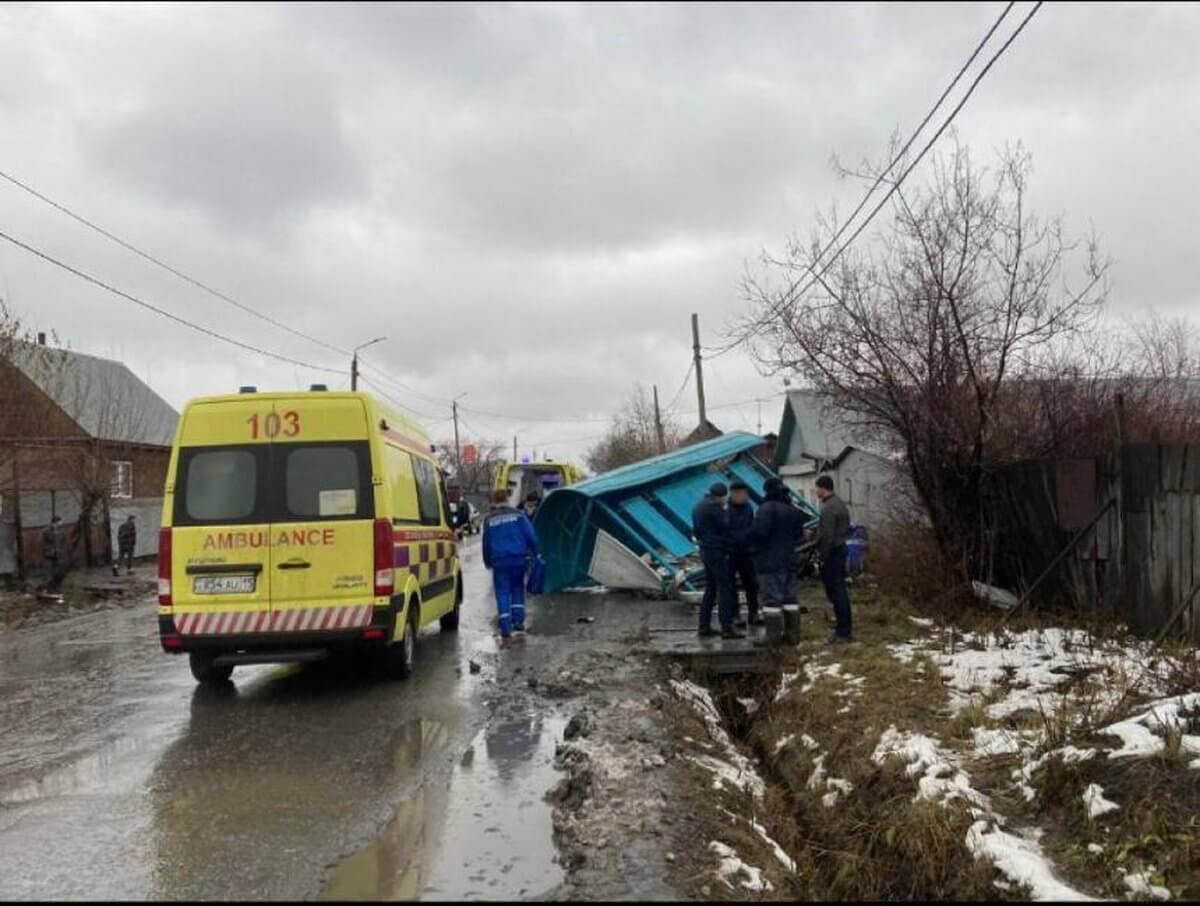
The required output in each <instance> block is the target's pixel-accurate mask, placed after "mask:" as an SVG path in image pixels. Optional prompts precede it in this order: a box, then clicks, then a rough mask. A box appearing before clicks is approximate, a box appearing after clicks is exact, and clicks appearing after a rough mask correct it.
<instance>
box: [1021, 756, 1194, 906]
mask: <svg viewBox="0 0 1200 906" xmlns="http://www.w3.org/2000/svg"><path fill="white" fill-rule="evenodd" d="M1093 783H1095V784H1099V785H1100V786H1101V787H1103V789H1104V795H1105V797H1106V798H1108V799H1110V800H1112V801H1113V802H1115V803H1117V804H1118V805H1119V806H1120V808H1119V809H1118V810H1117V811H1115V812H1109V813H1107V814H1104V815H1100V816H1098V817H1096V818H1090V817H1089V816H1088V813H1087V809H1086V807H1085V805H1084V801H1083V793H1084V790H1085V789H1087V787H1088V785H1089V784H1093ZM1038 789H1039V796H1038V800H1037V803H1036V810H1037V815H1038V822H1039V824H1040V825H1041V826H1042V827H1044V828H1046V835H1045V837H1044V838H1043V840H1042V844H1043V846H1044V847H1045V848H1046V850H1047V852H1050V853H1052V854H1053V855H1054V856H1055V858H1056V861H1057V862H1058V864H1059V866H1060V867H1061V869H1062V871H1063V874H1064V875H1065V876H1066V877H1067V878H1068V879H1069V880H1072V881H1074V882H1076V883H1079V884H1086V885H1087V886H1088V887H1089V888H1090V889H1093V890H1095V891H1097V892H1098V893H1100V894H1101V895H1109V896H1115V897H1118V898H1123V897H1124V896H1125V895H1126V894H1127V893H1128V890H1127V889H1126V887H1125V885H1124V884H1123V883H1122V881H1121V871H1122V870H1124V871H1130V872H1136V871H1148V872H1150V874H1151V875H1153V877H1152V879H1151V880H1152V883H1154V884H1158V885H1160V886H1165V887H1167V888H1168V889H1169V890H1170V891H1171V892H1172V894H1173V895H1174V896H1175V897H1176V898H1177V899H1195V898H1196V897H1200V771H1197V770H1195V769H1192V768H1189V767H1188V759H1186V758H1180V757H1176V756H1174V755H1173V754H1171V753H1170V752H1169V751H1168V752H1167V753H1164V754H1163V755H1160V756H1158V757H1153V758H1141V759H1125V760H1118V761H1113V760H1109V759H1104V758H1099V759H1095V760H1092V761H1085V762H1080V763H1077V764H1063V763H1062V762H1061V761H1060V760H1059V759H1056V758H1054V759H1050V761H1049V762H1047V764H1046V766H1045V767H1044V769H1043V773H1040V774H1039V777H1038ZM1089 844H1092V845H1096V846H1101V847H1103V851H1102V852H1098V853H1097V852H1091V851H1089V849H1088V846H1089ZM1151 869H1153V870H1152V871H1151Z"/></svg>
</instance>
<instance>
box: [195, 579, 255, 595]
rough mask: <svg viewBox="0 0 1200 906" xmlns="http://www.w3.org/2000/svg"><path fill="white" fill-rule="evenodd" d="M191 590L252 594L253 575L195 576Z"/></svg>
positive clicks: (220, 593) (200, 592)
mask: <svg viewBox="0 0 1200 906" xmlns="http://www.w3.org/2000/svg"><path fill="white" fill-rule="evenodd" d="M192 591H193V592H195V593H196V594H198V595H252V594H254V576H197V577H196V579H195V581H194V582H193V583H192Z"/></svg>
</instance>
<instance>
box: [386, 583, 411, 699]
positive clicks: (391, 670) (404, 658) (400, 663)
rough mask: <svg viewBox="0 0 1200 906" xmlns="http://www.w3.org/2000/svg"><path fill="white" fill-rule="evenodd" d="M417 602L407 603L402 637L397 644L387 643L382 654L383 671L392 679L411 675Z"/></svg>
mask: <svg viewBox="0 0 1200 906" xmlns="http://www.w3.org/2000/svg"><path fill="white" fill-rule="evenodd" d="M417 608H418V605H417V602H416V601H412V602H411V603H410V604H409V605H408V626H407V628H406V629H405V630H404V638H402V639H401V640H400V641H399V642H398V643H397V644H395V645H389V646H388V647H387V649H386V650H385V651H384V654H383V672H384V673H385V674H386V675H387V676H388V677H390V678H392V679H400V680H403V679H408V678H409V677H410V676H412V672H413V665H414V664H415V663H416V654H417V632H418V630H419V623H418V619H417Z"/></svg>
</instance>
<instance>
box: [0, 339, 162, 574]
mask: <svg viewBox="0 0 1200 906" xmlns="http://www.w3.org/2000/svg"><path fill="white" fill-rule="evenodd" d="M4 352H5V354H4V356H3V357H0V574H6V573H7V574H18V575H28V574H29V573H31V572H36V571H37V570H38V569H39V568H40V567H41V565H42V564H41V534H42V530H43V529H44V528H45V526H46V525H47V524H49V522H50V520H51V518H52V517H53V516H56V515H57V516H61V517H62V519H63V523H64V525H65V527H66V529H67V536H68V542H69V545H70V550H71V562H72V563H73V564H74V565H81V564H83V563H85V562H89V561H90V562H91V563H92V564H97V563H103V562H107V560H108V559H109V558H110V557H111V555H112V551H113V550H114V549H115V547H116V530H117V527H118V526H119V525H120V523H121V522H122V521H124V519H125V517H126V515H128V514H130V513H132V514H134V515H136V516H137V523H138V542H137V549H136V551H135V553H136V555H137V556H149V555H153V554H155V553H157V549H158V526H159V523H160V520H161V515H162V496H163V487H164V485H165V483H166V474H167V464H168V461H169V459H170V454H171V442H172V440H173V438H174V434H175V425H176V423H177V422H178V420H179V414H178V413H177V412H176V411H175V410H174V409H173V408H172V407H171V406H170V404H168V403H167V402H166V401H165V400H163V399H162V397H160V396H159V395H158V394H157V393H155V392H154V391H153V390H152V389H151V388H150V387H149V386H148V385H147V384H146V383H144V382H143V381H142V380H141V379H139V378H138V377H137V376H136V375H135V374H134V373H133V372H132V371H130V370H129V369H128V368H127V367H125V365H123V364H121V363H120V362H115V361H112V360H110V359H103V358H99V357H97V356H90V355H83V354H81V353H77V352H71V351H69V350H64V349H55V348H53V347H49V346H46V345H45V340H44V337H42V336H39V342H38V343H24V342H14V343H10V344H8V346H7V347H6V349H5V350H4Z"/></svg>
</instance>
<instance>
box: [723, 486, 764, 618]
mask: <svg viewBox="0 0 1200 906" xmlns="http://www.w3.org/2000/svg"><path fill="white" fill-rule="evenodd" d="M752 525H754V507H752V506H750V488H749V487H748V486H747V485H746V483H745V482H744V481H735V482H733V483H732V484H731V485H730V486H729V532H730V535H731V536H732V545H731V547H730V550H729V583H730V585H732V586H733V594H734V598H733V613H734V616H735V617H736V619H735V620H734V624H733V625H734V626H735V627H736V628H738V629H745V628H746V626H747V625H750V626H761V625H762V624H763V618H762V617H760V616H759V615H758V577H757V576H756V575H755V572H754V558H753V556H752V555H751V550H750V527H751V526H752ZM739 579H740V580H741V582H742V588H743V589H744V590H745V592H746V609H747V611H748V616H749V622H747V621H746V620H743V619H742V618H741V612H740V611H741V605H740V604H739V603H738V599H737V585H738V580H739Z"/></svg>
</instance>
